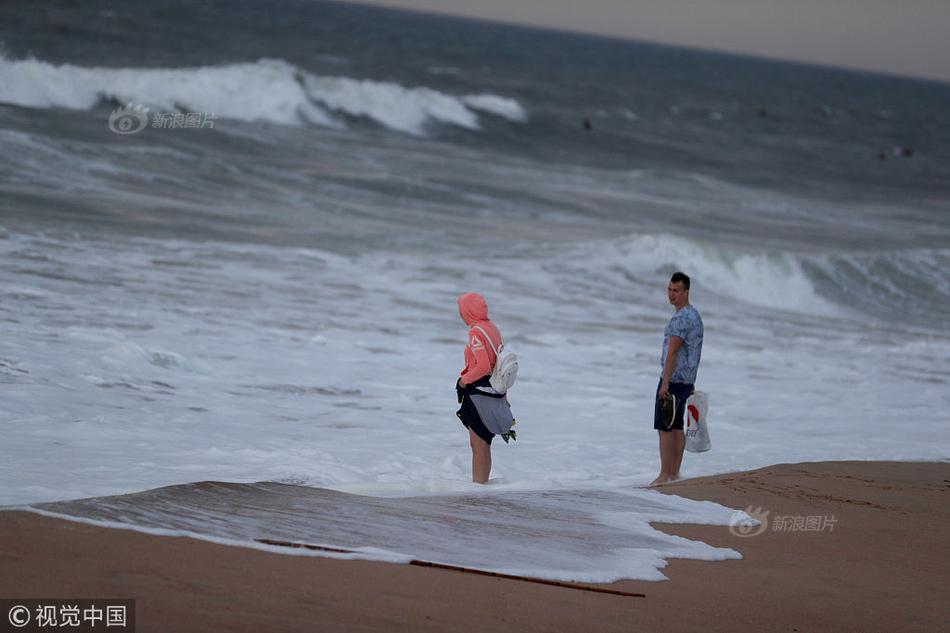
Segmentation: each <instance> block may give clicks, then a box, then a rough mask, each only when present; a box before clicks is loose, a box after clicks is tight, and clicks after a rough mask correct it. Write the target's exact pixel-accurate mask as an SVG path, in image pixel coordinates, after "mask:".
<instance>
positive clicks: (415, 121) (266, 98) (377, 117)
mask: <svg viewBox="0 0 950 633" xmlns="http://www.w3.org/2000/svg"><path fill="white" fill-rule="evenodd" d="M103 99H113V100H116V101H119V102H120V103H122V104H126V103H135V104H142V105H144V106H147V107H149V108H151V110H152V111H153V112H157V111H170V112H176V111H180V110H185V111H188V112H205V113H212V114H214V115H215V116H217V117H224V118H232V119H238V120H242V121H268V122H272V123H279V124H285V125H301V124H307V123H309V124H314V125H321V126H328V127H341V126H343V121H342V120H341V119H340V118H339V117H338V116H335V115H339V114H343V115H347V116H353V117H367V118H369V119H372V120H374V121H376V122H377V123H379V124H381V125H384V126H386V127H388V128H390V129H393V130H398V131H400V132H405V133H409V134H414V135H420V134H423V133H424V132H425V129H426V126H427V125H430V124H444V125H454V126H458V127H463V128H467V129H473V130H477V129H479V123H478V118H479V117H478V114H477V112H478V111H482V112H488V113H491V114H494V115H497V116H502V117H505V118H508V119H511V120H513V121H523V120H525V117H526V115H525V112H524V109H523V108H522V107H521V106H520V104H518V102H517V101H515V100H513V99H508V98H505V97H501V96H498V95H491V94H482V95H469V96H454V95H450V94H445V93H442V92H439V91H437V90H433V89H431V88H426V87H412V88H408V87H405V86H401V85H399V84H396V83H392V82H386V81H370V80H358V79H352V78H348V77H326V76H318V75H314V74H312V73H309V72H307V71H305V70H303V69H301V68H298V67H297V66H294V65H293V64H290V63H288V62H286V61H284V60H282V59H260V60H258V61H256V62H249V63H240V64H227V65H221V66H202V67H196V68H107V67H92V68H90V67H82V66H75V65H72V64H61V65H56V64H50V63H48V62H45V61H42V60H38V59H24V60H10V59H5V58H0V102H4V103H12V104H15V105H21V106H28V107H34V108H52V107H59V108H71V109H79V110H86V109H89V108H92V107H93V106H95V105H96V104H97V103H99V102H100V101H101V100H103Z"/></svg>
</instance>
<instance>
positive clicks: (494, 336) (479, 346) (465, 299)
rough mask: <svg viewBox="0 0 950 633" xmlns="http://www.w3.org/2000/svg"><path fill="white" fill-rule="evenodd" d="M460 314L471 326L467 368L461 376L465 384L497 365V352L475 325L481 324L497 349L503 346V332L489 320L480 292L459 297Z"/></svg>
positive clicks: (466, 360)
mask: <svg viewBox="0 0 950 633" xmlns="http://www.w3.org/2000/svg"><path fill="white" fill-rule="evenodd" d="M459 314H460V315H461V316H462V320H463V321H465V323H466V324H467V325H468V326H469V328H470V329H469V331H468V344H467V345H466V346H465V369H463V370H462V376H461V377H462V380H463V381H464V382H465V384H471V383H473V382H475V381H476V380H478V379H479V378H481V377H482V376H487V375H488V374H490V373H491V372H492V369H493V368H494V367H495V352H494V351H493V350H492V348H491V345H490V344H489V343H488V341H486V340H485V335H484V334H482V333H481V332H480V331H478V330H477V329H476V328H475V326H476V325H477V326H480V327H481V328H482V329H483V330H485V332H487V333H488V336H490V337H491V342H492V343H494V345H495V349H498V348H499V347H501V344H502V338H501V332H499V331H498V328H497V327H495V324H494V323H492V322H491V321H489V320H488V304H487V303H485V297H483V296H482V295H480V294H476V293H474V292H469V293H468V294H464V295H462V296H461V297H459Z"/></svg>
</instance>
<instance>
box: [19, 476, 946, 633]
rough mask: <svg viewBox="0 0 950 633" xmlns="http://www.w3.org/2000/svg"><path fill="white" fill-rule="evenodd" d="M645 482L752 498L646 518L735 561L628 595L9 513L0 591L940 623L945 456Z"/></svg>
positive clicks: (674, 619)
mask: <svg viewBox="0 0 950 633" xmlns="http://www.w3.org/2000/svg"><path fill="white" fill-rule="evenodd" d="M658 489H659V490H661V491H663V492H665V493H669V494H677V495H681V496H685V497H690V498H692V499H708V500H711V501H715V502H717V503H721V504H723V505H726V506H729V507H732V508H739V509H746V508H750V507H751V508H753V509H755V508H762V510H763V511H768V514H767V515H765V519H766V522H765V526H764V529H761V530H752V532H759V533H758V534H749V535H739V534H734V533H733V531H731V530H730V529H729V528H726V527H723V526H699V525H669V524H655V527H656V528H657V529H660V530H663V531H666V532H669V533H672V534H677V535H680V536H684V537H687V538H691V539H700V540H703V541H705V542H707V543H709V544H711V545H715V546H722V547H731V548H733V549H736V550H738V551H739V552H741V553H742V555H743V557H744V558H743V560H737V561H717V562H704V561H693V560H672V561H670V564H669V566H667V567H666V568H665V569H664V570H663V572H664V574H666V575H667V576H668V577H669V580H668V581H663V582H642V581H624V582H619V583H614V584H613V585H607V587H609V588H611V589H617V590H621V591H625V592H636V593H643V594H645V597H643V598H638V597H625V596H615V595H608V594H600V593H593V592H588V591H579V590H575V589H567V588H562V587H552V586H546V585H540V584H532V583H526V582H521V581H517V580H506V579H499V578H491V577H485V576H478V575H472V574H466V573H459V572H455V571H448V570H439V569H427V568H422V567H414V566H409V565H397V564H388V563H378V562H367V561H346V560H333V559H326V558H312V557H299V556H283V555H279V554H273V553H269V552H262V551H255V550H249V549H244V548H239V547H229V546H226V545H217V544H214V543H208V542H204V541H198V540H194V539H190V538H176V537H166V536H151V535H147V534H142V533H138V532H133V531H128V530H115V529H108V528H100V527H96V526H91V525H85V524H80V523H73V522H69V521H63V520H59V519H52V518H48V517H43V516H39V515H35V514H32V513H28V512H14V511H10V512H0V570H2V573H0V597H4V598H18V597H19V598H27V597H30V598H43V597H75V598H80V597H89V598H103V597H113V598H115V597H118V598H122V597H127V598H135V599H136V612H137V630H138V631H175V632H178V631H232V632H241V631H248V632H254V633H260V632H269V631H391V630H403V631H483V630H491V631H519V632H520V631H627V632H630V631H698V630H703V631H735V630H742V629H745V628H747V627H748V628H749V630H753V631H802V632H805V631H888V632H891V631H911V630H914V631H938V630H947V622H948V621H950V606H948V602H947V599H946V595H947V592H946V588H945V583H946V581H947V579H948V578H950V527H948V526H950V463H947V462H942V463H910V462H818V463H809V464H790V465H777V466H771V467H768V468H763V469H760V470H755V471H750V472H745V473H736V474H728V475H717V476H713V477H706V478H701V479H694V480H689V481H682V482H677V483H673V484H667V485H665V486H661V487H660V488H658Z"/></svg>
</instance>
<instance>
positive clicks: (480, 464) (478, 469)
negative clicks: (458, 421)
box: [468, 429, 491, 484]
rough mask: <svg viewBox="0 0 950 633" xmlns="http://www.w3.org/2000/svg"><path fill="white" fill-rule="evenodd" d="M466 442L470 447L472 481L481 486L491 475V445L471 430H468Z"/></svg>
mask: <svg viewBox="0 0 950 633" xmlns="http://www.w3.org/2000/svg"><path fill="white" fill-rule="evenodd" d="M468 440H469V443H470V444H471V445H472V481H474V482H475V483H477V484H483V483H485V482H487V481H488V476H489V475H490V474H491V445H489V444H488V442H486V441H485V440H483V439H482V438H480V437H478V435H476V434H475V431H473V430H472V429H469V430H468Z"/></svg>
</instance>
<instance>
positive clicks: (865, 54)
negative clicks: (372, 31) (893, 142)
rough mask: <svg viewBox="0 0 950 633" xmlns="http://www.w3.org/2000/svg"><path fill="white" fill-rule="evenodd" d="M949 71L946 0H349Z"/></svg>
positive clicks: (924, 72) (918, 71) (937, 73)
mask: <svg viewBox="0 0 950 633" xmlns="http://www.w3.org/2000/svg"><path fill="white" fill-rule="evenodd" d="M355 1H358V2H362V3H364V4H376V5H380V6H389V7H402V8H409V9H416V10H421V11H432V12H438V13H448V14H453V15H462V16H469V17H476V18H485V19H492V20H499V21H503V22H517V23H522V24H530V25H535V26H547V27H554V28H560V29H567V30H572V31H583V32H588V33H599V34H603V35H613V36H619V37H625V38H631V39H639V40H647V41H654V42H663V43H668V44H680V45H685V46H693V47H698V48H708V49H714V50H724V51H732V52H737V53H751V54H754V55H764V56H767V57H776V58H781V59H791V60H798V61H805V62H814V63H819V64H832V65H836V66H844V67H847V68H857V69H865V70H879V71H883V72H889V73H895V74H899V75H910V76H916V77H927V78H931V79H939V80H942V81H950V0H369V1H367V0H355Z"/></svg>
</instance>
